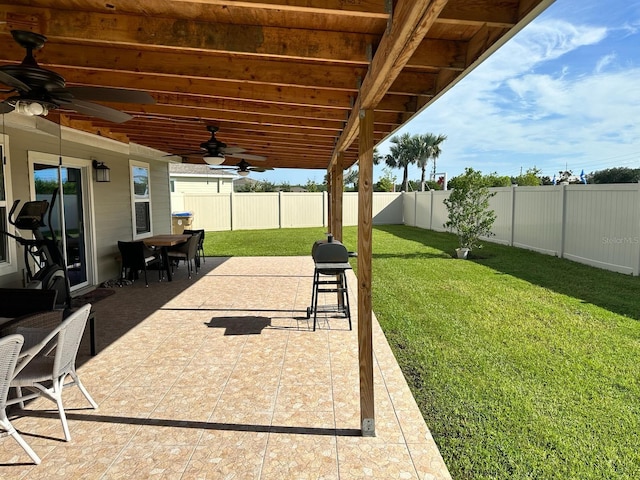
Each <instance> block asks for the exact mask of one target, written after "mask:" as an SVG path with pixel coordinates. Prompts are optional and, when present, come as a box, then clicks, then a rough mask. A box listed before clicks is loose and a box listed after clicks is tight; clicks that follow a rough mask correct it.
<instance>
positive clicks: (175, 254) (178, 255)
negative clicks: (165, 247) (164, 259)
mask: <svg viewBox="0 0 640 480" xmlns="http://www.w3.org/2000/svg"><path fill="white" fill-rule="evenodd" d="M199 242H200V233H199V232H198V233H194V234H193V235H191V236H190V237H189V240H187V241H186V242H185V243H183V244H182V245H177V246H175V247H171V248H170V249H169V251H168V252H167V256H168V257H169V261H171V260H176V261H178V262H179V261H180V260H184V262H185V263H186V264H187V271H188V272H189V278H191V272H192V271H193V264H195V270H196V274H197V273H198V267H199V263H198V262H197V261H196V257H197V256H198V244H199ZM192 262H193V264H192Z"/></svg>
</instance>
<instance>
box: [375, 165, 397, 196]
mask: <svg viewBox="0 0 640 480" xmlns="http://www.w3.org/2000/svg"><path fill="white" fill-rule="evenodd" d="M382 172H383V175H382V176H381V177H380V179H379V180H378V182H377V183H376V184H375V186H374V190H375V191H376V192H393V191H394V189H395V188H394V187H395V183H396V180H397V177H396V176H395V175H393V172H392V171H391V169H390V168H387V167H385V168H383V169H382Z"/></svg>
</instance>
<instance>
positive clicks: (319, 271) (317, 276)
mask: <svg viewBox="0 0 640 480" xmlns="http://www.w3.org/2000/svg"><path fill="white" fill-rule="evenodd" d="M350 269H351V265H349V262H344V263H316V264H315V269H314V273H313V290H312V292H311V306H310V307H307V318H310V317H311V314H312V313H313V331H314V332H315V331H316V325H317V322H318V312H320V313H340V314H343V315H344V316H345V317H346V318H348V319H349V330H352V325H351V309H350V306H349V288H348V285H347V275H346V271H347V270H350ZM327 277H331V279H327ZM320 293H336V294H337V297H338V298H337V304H336V305H325V306H323V307H322V308H321V309H318V297H319V294H320Z"/></svg>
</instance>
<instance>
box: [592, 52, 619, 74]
mask: <svg viewBox="0 0 640 480" xmlns="http://www.w3.org/2000/svg"><path fill="white" fill-rule="evenodd" d="M615 59H616V54H615V53H610V54H609V55H605V56H604V57H602V58H601V59H600V60H598V63H596V69H595V71H596V73H600V72H602V71H603V70H604V69H605V68H606V67H608V66H609V65H610V64H612V63H613V61H614V60H615Z"/></svg>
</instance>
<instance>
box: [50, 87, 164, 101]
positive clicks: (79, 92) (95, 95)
mask: <svg viewBox="0 0 640 480" xmlns="http://www.w3.org/2000/svg"><path fill="white" fill-rule="evenodd" d="M58 91H59V92H61V93H65V92H68V93H70V94H71V95H73V96H74V97H75V98H77V99H78V100H88V101H97V102H117V103H139V104H146V105H150V104H154V103H156V101H155V100H154V98H153V97H152V96H151V95H149V94H148V93H147V92H141V91H139V90H126V89H124V88H109V87H67V88H61V89H58V90H52V91H51V94H52V95H54V96H56V94H57V92H58Z"/></svg>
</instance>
